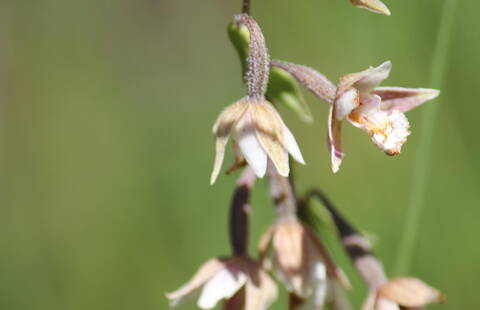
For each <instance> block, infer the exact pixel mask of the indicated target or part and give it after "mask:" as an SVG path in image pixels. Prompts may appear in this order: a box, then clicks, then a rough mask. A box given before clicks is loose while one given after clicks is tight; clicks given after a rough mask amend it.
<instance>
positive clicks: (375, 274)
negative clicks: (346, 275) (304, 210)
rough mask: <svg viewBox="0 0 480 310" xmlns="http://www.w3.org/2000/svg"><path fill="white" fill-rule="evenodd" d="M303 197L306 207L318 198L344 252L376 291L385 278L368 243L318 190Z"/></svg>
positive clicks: (381, 267) (311, 191) (380, 264)
mask: <svg viewBox="0 0 480 310" xmlns="http://www.w3.org/2000/svg"><path fill="white" fill-rule="evenodd" d="M305 197H306V198H305V200H304V201H305V206H306V207H307V206H308V202H309V200H310V199H311V198H318V199H319V200H320V201H321V202H322V204H323V205H324V207H325V208H326V209H327V210H328V212H329V213H330V215H331V216H332V219H333V221H334V223H335V226H336V227H337V229H338V232H339V234H340V238H341V240H342V245H343V247H344V248H345V251H346V252H347V253H348V256H349V257H350V259H351V260H352V262H353V265H354V266H355V268H356V269H357V271H358V273H359V274H360V275H361V276H362V278H363V279H364V281H365V282H366V283H367V285H368V287H369V288H371V289H376V288H377V287H379V286H381V285H382V284H384V283H386V282H387V276H386V274H385V270H384V268H383V265H382V263H381V262H380V260H379V259H378V258H377V257H376V256H375V254H374V253H373V252H372V247H371V245H370V242H368V240H367V239H366V238H365V237H363V236H362V235H361V234H360V233H359V232H358V230H357V229H356V228H355V227H354V226H353V225H352V224H350V223H349V222H348V221H347V220H346V219H345V217H344V216H343V215H342V214H340V212H339V211H338V210H337V208H335V206H334V205H333V203H332V202H331V201H330V199H328V197H327V196H326V195H325V194H324V193H323V192H322V191H320V190H318V189H313V190H310V191H309V192H308V193H307V194H306V196H305Z"/></svg>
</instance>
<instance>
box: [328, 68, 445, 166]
mask: <svg viewBox="0 0 480 310" xmlns="http://www.w3.org/2000/svg"><path fill="white" fill-rule="evenodd" d="M391 67H392V64H391V62H390V61H387V62H384V63H383V64H381V65H380V66H378V67H376V68H369V69H367V70H364V71H362V72H358V73H352V74H348V75H346V76H344V77H342V78H341V79H340V82H339V84H338V87H337V91H336V96H335V100H334V102H333V104H332V105H331V107H330V113H329V120H328V123H329V128H328V129H329V130H328V142H329V147H330V153H331V160H332V170H333V171H334V172H337V171H338V169H339V167H340V163H341V161H342V158H343V152H342V147H341V137H340V132H341V120H343V119H344V118H346V119H347V120H348V121H349V122H350V123H351V124H352V125H354V126H355V127H357V128H360V129H362V130H363V131H364V132H366V133H367V134H368V135H369V136H370V138H371V140H372V141H373V143H374V144H375V145H376V146H377V147H378V148H379V149H380V150H382V151H384V152H385V153H386V154H388V155H396V154H399V153H400V150H401V147H402V145H403V144H404V143H405V142H406V141H407V137H408V135H409V134H410V130H409V128H410V125H409V123H408V120H407V118H406V117H405V114H404V113H405V112H407V111H409V110H411V109H413V108H415V107H417V106H419V105H421V104H422V103H424V102H425V101H427V100H431V99H433V98H435V97H437V96H438V94H439V91H438V90H435V89H427V88H402V87H377V85H378V84H380V82H382V81H383V80H384V79H386V78H387V77H388V75H389V73H390V69H391Z"/></svg>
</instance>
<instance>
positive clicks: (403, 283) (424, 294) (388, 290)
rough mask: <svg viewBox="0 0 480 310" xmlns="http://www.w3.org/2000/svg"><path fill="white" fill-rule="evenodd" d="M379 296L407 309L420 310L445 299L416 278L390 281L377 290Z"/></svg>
mask: <svg viewBox="0 0 480 310" xmlns="http://www.w3.org/2000/svg"><path fill="white" fill-rule="evenodd" d="M379 294H380V295H381V296H383V297H385V298H387V299H390V300H392V301H394V302H396V303H398V304H399V305H401V306H403V307H408V308H421V307H424V306H426V305H428V304H430V303H434V302H443V301H444V299H445V297H444V296H443V294H442V293H440V292H439V291H438V290H436V289H434V288H433V287H430V286H429V285H428V284H426V283H424V282H423V281H420V280H418V279H416V278H397V279H392V280H390V281H389V282H387V283H386V284H384V285H383V286H381V287H380V288H379Z"/></svg>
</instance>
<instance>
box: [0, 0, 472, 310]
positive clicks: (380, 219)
mask: <svg viewBox="0 0 480 310" xmlns="http://www.w3.org/2000/svg"><path fill="white" fill-rule="evenodd" d="M442 2H443V1H442V0H421V1H418V0H402V1H394V0H390V1H389V0H385V3H386V4H387V5H388V6H389V7H390V9H391V10H392V12H393V16H392V17H390V18H386V17H383V16H379V15H375V14H372V13H369V12H367V11H365V10H360V9H356V8H354V7H352V6H351V5H350V4H349V2H348V1H347V0H301V1H300V0H298V1H289V0H270V1H255V0H253V8H252V14H253V15H254V17H256V18H257V20H258V21H259V23H260V24H261V26H262V27H263V30H264V32H265V36H266V39H267V43H268V46H269V49H270V52H271V55H272V57H274V58H280V59H284V60H288V61H293V62H297V63H302V64H308V65H311V66H313V67H315V68H317V69H319V70H320V71H322V72H323V73H324V74H326V75H327V76H328V77H330V78H331V79H332V80H337V79H338V77H339V76H341V75H343V74H345V73H348V72H355V71H360V70H363V69H365V68H366V67H368V66H369V65H378V64H380V63H381V62H383V61H385V60H388V59H389V60H392V62H393V64H394V66H393V71H392V74H391V77H390V78H389V79H388V81H387V82H386V83H385V85H392V86H405V87H428V86H431V85H428V83H429V72H430V71H431V62H432V61H431V58H432V54H433V52H434V51H433V49H434V46H435V44H434V43H435V38H436V33H437V30H438V26H439V24H440V23H442V21H441V20H440V13H441V4H442ZM458 2H459V6H458V8H457V11H456V19H455V23H454V29H453V37H452V41H451V44H450V46H449V47H450V51H449V54H448V66H447V71H446V78H445V80H444V83H443V85H442V87H441V90H442V95H441V96H440V97H439V99H438V100H435V101H434V102H430V103H429V104H436V105H440V107H439V114H438V118H437V120H436V126H435V134H434V141H433V148H434V149H433V152H432V154H433V156H432V158H431V161H430V163H429V164H430V165H431V174H430V176H429V178H428V180H429V182H428V191H427V193H426V201H425V205H424V212H423V217H422V220H421V225H420V229H419V233H418V235H417V236H418V238H417V240H416V246H415V251H414V257H413V260H412V266H411V267H412V268H411V270H410V274H412V275H415V276H418V277H421V278H423V279H425V280H426V281H428V282H429V283H431V284H432V285H433V286H435V287H438V288H441V289H442V290H443V291H444V292H445V293H446V294H447V297H448V303H447V304H445V305H440V306H434V307H432V309H476V308H478V307H479V305H480V302H479V300H478V288H477V285H476V283H477V281H478V277H479V276H480V267H479V261H480V249H479V247H478V244H479V230H478V221H479V218H480V208H479V188H480V180H479V173H480V161H479V160H478V156H479V155H478V154H479V152H480V144H479V129H478V123H479V113H480V103H479V102H478V98H480V87H479V86H478V84H479V82H480V80H479V75H478V68H480V58H479V57H478V55H480V30H479V27H478V12H479V10H480V2H477V1H458ZM239 9H240V1H239V0H228V1H225V0H202V1H198V0H195V1H194V0H190V1H186V0H135V1H133V0H103V1H94V0H83V1H65V0H36V1H28V0H22V1H20V0H10V1H9V0H2V1H0V175H1V178H0V181H1V190H0V309H5V310H33V309H35V310H41V309H48V310H53V309H55V310H57V309H58V310H74V309H82V310H85V309H91V310H93V309H116V310H120V309H167V301H166V299H165V297H164V293H165V292H166V291H170V290H173V289H175V288H177V287H178V286H179V285H180V284H182V283H183V282H185V281H186V280H187V279H188V278H189V277H190V276H191V275H192V274H193V272H194V271H195V270H196V268H197V267H198V266H199V265H200V264H201V263H203V262H204V261H205V260H207V259H208V258H210V257H212V256H217V255H227V254H228V253H229V246H228V237H227V226H226V222H227V221H226V219H227V212H228V205H229V201H230V195H231V193H232V190H233V184H234V182H235V177H226V176H220V178H219V180H218V182H217V184H216V185H215V186H213V187H210V186H209V184H208V179H209V174H210V171H211V168H212V162H213V139H212V136H211V126H212V123H213V121H214V120H215V118H216V116H217V115H218V113H219V112H220V110H221V109H222V108H223V107H224V106H226V105H227V104H230V103H231V102H233V101H235V100H236V99H238V98H240V97H242V96H243V95H244V92H245V90H244V88H243V86H242V83H241V78H240V66H239V60H238V58H237V55H236V53H235V51H234V50H233V48H232V46H231V45H230V43H229V42H228V39H227V36H226V25H227V23H228V22H229V21H231V18H232V16H233V14H236V13H238V11H239ZM305 95H306V99H307V101H308V102H309V104H310V107H311V109H312V110H313V112H314V115H315V123H314V124H313V125H307V124H305V123H302V122H301V121H300V120H299V119H298V118H297V117H296V116H295V115H292V114H291V113H288V111H285V110H281V113H282V115H283V117H284V119H285V121H286V123H287V124H288V126H289V127H290V129H291V130H292V131H293V133H294V134H295V135H296V137H297V140H298V141H299V144H300V147H301V149H302V151H303V154H304V157H305V159H306V161H307V163H308V166H307V167H306V168H305V167H299V168H297V169H296V174H297V177H298V181H297V182H298V188H299V190H300V191H305V190H306V189H308V188H310V187H312V186H316V187H320V188H322V189H323V190H325V191H326V192H327V193H328V194H329V195H330V196H331V198H332V199H333V200H334V201H335V202H336V204H337V205H338V206H339V208H341V210H342V211H343V213H344V214H345V215H347V216H348V217H349V218H350V219H351V220H352V221H353V222H354V223H355V224H357V226H359V227H361V228H362V229H363V230H365V231H366V232H368V233H370V234H372V235H375V236H376V237H375V239H376V240H377V242H376V247H375V249H376V253H377V254H378V256H379V257H380V258H381V259H382V260H383V262H384V263H385V266H386V269H387V271H388V272H389V273H390V274H393V273H394V268H395V265H396V264H397V261H396V258H397V256H398V245H399V241H400V238H401V236H402V234H403V232H402V228H403V224H404V223H403V221H404V218H405V210H406V206H407V204H408V201H409V194H410V185H411V183H412V177H413V176H412V172H413V163H414V162H415V160H416V158H417V156H418V153H417V150H418V146H419V139H418V138H419V136H420V132H419V130H421V126H420V124H419V122H420V115H421V109H422V108H419V109H418V110H415V111H412V112H411V113H410V114H409V115H408V116H409V119H410V122H411V124H412V131H413V134H412V135H411V136H410V138H409V142H408V143H407V144H406V146H405V147H404V149H403V152H402V154H401V155H400V156H397V157H395V158H391V157H388V156H385V155H384V154H382V153H381V152H379V151H378V150H377V149H376V148H375V147H374V145H373V144H372V143H371V142H370V141H369V139H368V137H367V136H366V135H365V134H363V133H362V132H360V131H359V130H357V129H354V128H353V127H351V126H346V127H345V130H344V134H345V137H344V141H345V142H344V147H345V151H346V157H345V161H344V164H343V166H342V169H341V171H340V173H338V174H337V175H335V176H333V175H332V173H331V171H330V167H329V158H328V152H327V146H326V144H325V135H326V118H327V105H326V104H325V103H324V102H320V101H319V100H317V99H315V98H314V97H313V96H311V95H309V94H305ZM230 158H231V154H229V157H228V158H227V160H226V164H228V162H229V161H230ZM272 209H273V208H272V204H271V202H270V201H269V199H268V196H267V194H266V184H265V183H264V182H263V181H261V182H258V183H257V186H256V188H255V192H254V199H253V223H252V242H251V243H252V246H251V247H252V249H253V248H254V247H255V244H256V242H257V240H258V237H259V235H260V233H261V232H262V231H263V230H265V229H266V227H267V226H268V225H269V223H270V222H271V220H272V215H273V211H272ZM325 238H326V239H329V238H330V239H331V241H333V240H335V239H334V238H333V237H330V236H325ZM329 244H331V250H332V251H333V253H334V256H335V258H336V259H337V260H338V262H339V263H340V264H341V265H342V267H344V268H345V269H346V271H347V272H348V274H349V275H350V277H351V280H352V282H353V284H354V290H353V292H352V293H351V294H352V298H353V301H354V303H355V304H356V305H359V304H360V303H361V300H362V298H363V297H364V296H365V293H366V292H365V288H364V287H363V285H362V283H361V281H360V280H359V278H358V277H357V276H356V275H355V273H354V272H353V269H352V268H351V266H350V263H349V262H348V260H347V259H346V258H345V254H344V253H343V251H342V250H341V249H340V248H339V247H338V245H336V244H335V242H330V243H329ZM285 300H286V299H285V295H284V294H282V296H281V298H280V300H279V302H278V303H277V304H276V305H275V307H274V309H285V307H284V304H285ZM357 308H358V307H357ZM184 309H194V307H193V306H186V307H185V308H184Z"/></svg>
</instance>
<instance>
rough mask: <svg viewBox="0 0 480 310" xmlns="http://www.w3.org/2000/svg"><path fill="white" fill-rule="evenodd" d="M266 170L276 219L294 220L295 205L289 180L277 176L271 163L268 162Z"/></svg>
mask: <svg viewBox="0 0 480 310" xmlns="http://www.w3.org/2000/svg"><path fill="white" fill-rule="evenodd" d="M267 169H268V184H269V187H270V196H272V200H273V202H274V203H275V206H276V210H277V219H278V220H291V219H296V218H297V205H296V199H295V196H294V194H293V188H292V184H291V183H290V180H289V179H288V178H285V177H282V176H281V175H280V174H278V171H277V169H276V168H275V167H274V166H273V163H272V162H271V161H270V160H269V162H268V168H267Z"/></svg>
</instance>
